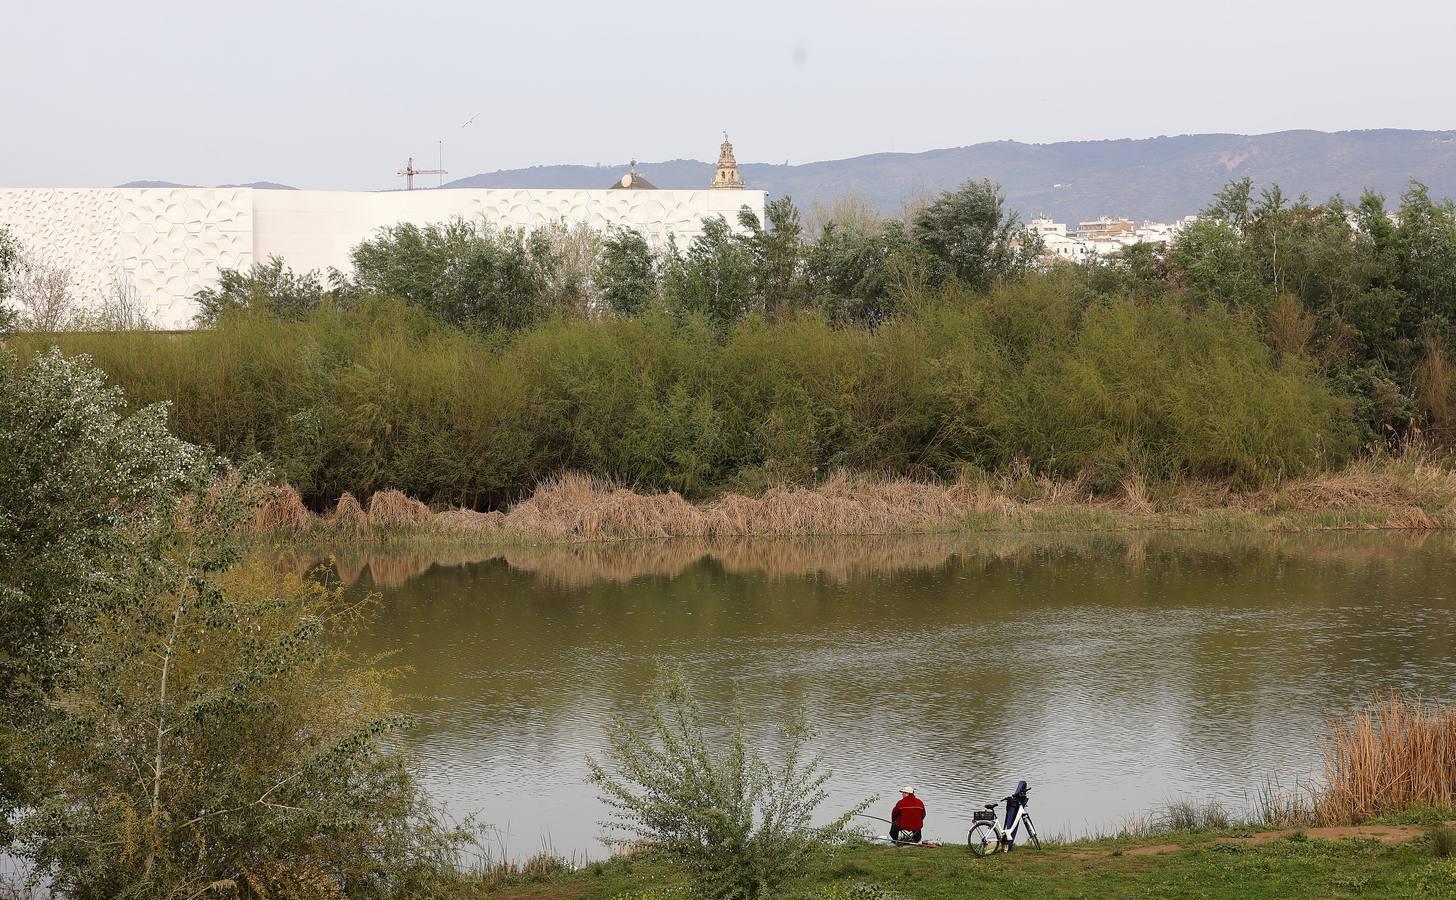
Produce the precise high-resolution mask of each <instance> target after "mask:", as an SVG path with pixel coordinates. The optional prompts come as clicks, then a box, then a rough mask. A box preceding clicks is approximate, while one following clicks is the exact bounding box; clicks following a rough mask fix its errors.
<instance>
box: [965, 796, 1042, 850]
mask: <svg viewBox="0 0 1456 900" xmlns="http://www.w3.org/2000/svg"><path fill="white" fill-rule="evenodd" d="M996 805H997V806H1000V805H1001V804H999V803H998V804H996ZM993 811H994V810H993ZM1023 823H1025V825H1026V829H1027V832H1028V833H1029V834H1031V835H1032V836H1033V837H1035V835H1036V828H1035V826H1033V825H1032V824H1031V816H1030V814H1028V813H1027V811H1026V804H1021V805H1020V806H1019V807H1017V810H1016V814H1015V815H1014V816H1012V818H1011V827H1010V828H1004V827H1002V825H1001V817H1000V816H996V817H995V818H993V819H990V820H989V821H988V820H982V821H980V822H977V823H976V824H977V825H988V826H990V828H991V833H992V834H994V835H995V836H996V850H1010V849H1011V848H1012V847H1014V846H1016V836H1017V834H1018V833H1019V832H1020V831H1021V826H1022V824H1023ZM1038 846H1040V845H1039V844H1038ZM993 852H994V851H993Z"/></svg>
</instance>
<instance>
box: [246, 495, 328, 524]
mask: <svg viewBox="0 0 1456 900" xmlns="http://www.w3.org/2000/svg"><path fill="white" fill-rule="evenodd" d="M313 525H314V516H313V513H311V512H309V511H308V507H306V506H304V505H303V500H302V498H300V497H299V495H298V491H297V489H295V488H294V487H293V486H292V485H287V484H285V485H282V486H280V487H278V488H275V489H274V490H273V491H272V493H271V494H270V495H269V496H268V497H267V499H265V500H264V501H263V503H262V504H261V505H259V507H258V509H257V510H256V511H255V512H254V513H253V521H252V527H253V530H254V531H276V532H299V531H305V530H307V529H309V528H312V527H313Z"/></svg>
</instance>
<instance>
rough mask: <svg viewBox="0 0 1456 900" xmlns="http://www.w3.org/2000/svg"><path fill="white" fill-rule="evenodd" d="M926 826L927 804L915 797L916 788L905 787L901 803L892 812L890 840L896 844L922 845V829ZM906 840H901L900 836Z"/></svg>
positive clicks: (901, 794)
mask: <svg viewBox="0 0 1456 900" xmlns="http://www.w3.org/2000/svg"><path fill="white" fill-rule="evenodd" d="M924 825H925V804H924V803H922V802H920V798H919V797H917V796H915V788H913V787H911V786H910V785H908V784H907V785H905V789H904V790H902V791H901V792H900V802H898V803H896V804H895V808H894V809H892V810H890V840H892V841H894V842H895V843H897V844H898V843H907V844H918V843H920V829H921V828H922V827H924ZM902 834H903V835H905V836H906V837H905V840H904V841H901V840H900V835H902Z"/></svg>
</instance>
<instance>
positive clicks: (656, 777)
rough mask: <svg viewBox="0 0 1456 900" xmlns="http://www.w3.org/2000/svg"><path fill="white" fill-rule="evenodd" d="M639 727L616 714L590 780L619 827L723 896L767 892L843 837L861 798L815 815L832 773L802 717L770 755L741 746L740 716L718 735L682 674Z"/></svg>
mask: <svg viewBox="0 0 1456 900" xmlns="http://www.w3.org/2000/svg"><path fill="white" fill-rule="evenodd" d="M647 716H648V722H647V725H646V727H645V728H642V727H640V726H639V724H638V723H634V722H631V721H628V720H627V719H624V718H618V719H616V720H615V721H613V722H612V724H611V725H610V727H609V730H608V733H607V751H606V753H607V761H606V762H605V763H603V762H599V761H597V760H595V759H592V760H589V761H588V765H589V766H590V771H591V776H590V777H591V781H592V783H593V784H595V785H596V786H597V788H598V790H599V791H600V792H601V796H602V799H603V801H604V802H605V803H606V804H607V806H608V807H609V808H610V809H611V810H612V812H613V816H614V817H613V819H612V820H611V821H610V822H608V823H604V824H606V825H608V826H609V827H613V828H615V829H617V831H618V834H617V835H616V837H617V838H618V839H621V838H623V837H625V838H626V841H628V842H630V841H632V840H634V839H637V840H642V841H644V844H643V852H645V853H648V854H651V855H656V856H660V857H661V858H663V859H664V860H666V861H667V862H669V863H670V864H672V865H675V866H678V867H680V868H681V869H682V870H683V871H684V872H686V873H687V874H688V876H689V877H690V878H692V880H693V882H694V884H695V885H696V887H697V888H698V889H699V891H700V892H701V893H702V894H703V895H704V896H708V897H714V898H724V900H729V898H732V900H754V898H758V897H771V896H774V895H775V893H776V891H777V890H778V889H779V888H780V887H781V886H782V885H783V884H784V883H785V882H786V881H788V880H789V879H791V878H793V877H794V876H796V875H798V874H800V873H801V872H802V871H803V870H804V869H805V868H806V867H807V864H808V861H809V859H810V858H811V856H812V855H813V854H815V853H817V852H819V851H822V850H824V849H826V848H827V847H829V846H830V845H831V844H833V843H834V842H836V841H839V840H841V839H842V838H843V837H844V836H845V833H846V829H847V827H848V825H849V822H850V820H851V819H853V818H854V816H855V815H857V814H858V813H861V812H864V810H866V809H867V808H869V804H870V803H871V802H872V800H873V798H871V799H869V800H865V801H864V802H862V803H860V804H858V805H857V806H855V807H854V808H853V809H850V810H848V811H846V812H844V813H841V814H840V815H839V816H837V817H836V818H834V819H833V820H831V821H830V822H828V823H827V824H824V825H818V826H816V825H814V824H812V818H813V815H814V811H815V810H816V809H817V808H818V807H819V806H820V805H821V804H822V803H823V802H824V800H825V798H826V796H827V794H826V792H825V790H824V785H825V783H826V782H827V781H828V780H829V777H830V773H829V772H828V771H826V770H824V769H823V759H822V756H814V755H809V754H808V753H807V751H806V745H807V743H808V740H809V737H810V733H809V731H808V730H807V727H806V726H805V725H804V724H803V722H802V719H797V720H795V721H794V722H792V723H791V724H790V725H789V726H788V728H787V729H786V731H785V734H784V736H783V743H782V747H781V749H780V750H779V751H778V753H777V754H776V755H775V756H774V757H773V758H772V759H770V758H768V757H765V756H764V755H761V754H759V753H757V752H754V751H751V750H750V749H749V748H748V743H747V738H746V736H745V734H744V724H743V722H742V721H741V720H734V721H732V722H730V723H729V724H728V727H727V729H726V734H725V735H724V736H723V739H722V741H721V742H715V741H714V739H713V737H712V736H711V735H712V733H713V730H714V729H713V728H712V726H710V724H709V722H708V717H707V715H706V714H705V712H704V711H703V708H702V706H701V705H700V704H699V703H698V701H697V700H696V698H694V697H693V695H692V692H691V691H690V690H689V688H688V686H687V683H686V682H685V680H684V679H683V678H682V677H681V676H676V677H673V678H671V679H669V680H668V681H667V683H666V684H665V686H664V687H663V689H662V690H661V692H660V695H659V697H658V698H657V702H656V703H654V704H653V706H652V707H651V708H650V710H649V711H648V713H647Z"/></svg>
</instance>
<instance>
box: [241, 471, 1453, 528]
mask: <svg viewBox="0 0 1456 900" xmlns="http://www.w3.org/2000/svg"><path fill="white" fill-rule="evenodd" d="M367 510H368V511H367V512H365V510H364V508H363V507H361V505H360V504H359V502H358V501H357V500H356V499H355V498H354V497H353V496H352V495H350V494H348V493H346V494H344V495H343V496H342V497H340V498H339V503H338V505H337V506H336V507H335V509H334V511H333V513H332V514H331V515H329V516H327V517H324V518H318V517H314V516H312V514H310V513H309V512H308V510H307V509H306V508H305V507H304V506H303V504H302V501H301V500H300V499H299V497H298V493H297V492H296V491H294V490H292V489H291V488H284V489H280V490H279V491H277V492H275V493H274V495H273V496H272V497H270V499H269V501H268V502H267V503H266V504H265V505H264V506H263V507H262V508H261V509H260V510H259V511H258V514H257V515H256V516H255V517H254V520H253V527H254V529H256V530H265V531H266V530H285V531H290V532H298V531H303V530H306V529H309V528H313V527H322V528H323V529H324V530H326V531H328V532H330V533H332V534H334V535H337V536H349V537H360V538H366V539H367V538H368V537H371V536H374V535H378V534H381V533H390V534H393V533H398V532H399V531H400V530H406V529H407V530H411V531H415V532H419V533H422V534H435V535H440V536H444V537H447V538H450V539H463V540H483V539H491V540H498V539H502V538H511V539H519V540H528V541H551V542H566V543H575V542H582V541H620V540H641V539H656V538H667V537H713V538H736V537H813V536H845V535H876V534H915V533H933V532H947V531H956V530H960V529H963V528H967V527H969V528H972V529H975V530H1004V531H1021V530H1026V529H1041V530H1063V531H1065V530H1106V529H1113V528H1149V527H1152V528H1174V529H1189V528H1192V529H1200V530H1263V531H1310V530H1331V529H1369V528H1386V529H1399V530H1407V531H1421V530H1433V529H1442V528H1456V468H1453V467H1452V466H1450V465H1449V464H1447V463H1446V462H1444V461H1435V460H1434V459H1433V458H1432V457H1431V456H1430V455H1429V454H1428V453H1426V452H1424V451H1422V450H1420V449H1419V448H1417V449H1416V450H1414V451H1413V452H1409V453H1407V454H1405V455H1403V456H1401V457H1397V458H1380V459H1371V460H1364V461H1361V462H1357V463H1354V464H1352V465H1350V466H1347V467H1346V468H1344V469H1342V470H1340V471H1338V472H1331V473H1325V474H1322V475H1318V476H1309V477H1305V478H1298V479H1291V480H1289V481H1286V482H1284V483H1282V484H1280V485H1278V486H1276V487H1273V488H1266V489H1263V490H1259V491H1252V492H1246V493H1237V492H1234V491H1232V490H1231V489H1230V487H1229V485H1228V484H1227V483H1217V482H1203V481H1192V480H1190V481H1180V482H1171V483H1169V482H1157V483H1153V484H1150V483H1149V482H1148V481H1147V480H1146V479H1144V478H1142V477H1140V476H1138V475H1129V476H1128V477H1126V478H1125V479H1124V480H1123V481H1122V483H1121V485H1120V489H1119V490H1118V491H1117V493H1116V494H1115V495H1113V496H1098V495H1096V494H1094V492H1093V491H1092V490H1091V488H1090V486H1089V479H1088V478H1087V477H1086V475H1085V474H1083V475H1080V476H1078V477H1076V478H1072V479H1062V480H1059V479H1055V478H1051V477H1049V476H1046V475H1041V474H1037V473H1035V472H1033V471H1032V470H1031V469H1030V467H1029V466H1026V465H1025V464H1022V465H1019V466H1013V467H1011V468H1010V469H1008V470H1006V471H1004V472H1002V473H1000V474H998V475H996V476H992V477H982V478H963V479H961V480H958V481H954V482H950V483H928V482H920V481H911V480H907V479H877V478H873V477H869V476H865V475H859V474H852V473H846V472H838V473H835V474H834V475H832V476H831V477H830V478H828V479H827V480H825V481H824V482H823V483H821V484H819V485H817V486H814V487H798V486H788V487H781V488H773V489H770V490H768V491H766V492H764V493H763V494H761V495H759V496H745V495H742V494H727V495H725V496H723V497H721V498H719V499H718V500H716V501H714V502H711V503H708V504H705V505H701V506H699V505H695V504H693V503H690V502H688V501H687V500H685V499H684V498H683V497H682V496H680V495H679V494H677V493H676V492H673V491H668V492H666V493H661V494H643V493H638V492H636V491H633V490H629V489H626V488H621V487H617V486H615V485H613V484H611V483H610V482H608V481H605V480H602V479H598V478H593V477H591V476H588V475H582V474H575V473H567V474H564V475H561V476H559V477H557V478H553V479H548V480H546V481H543V482H541V483H540V484H539V485H538V486H537V488H536V490H535V492H534V493H532V494H531V496H530V497H528V498H527V499H525V500H524V501H522V502H520V503H518V504H516V505H515V506H514V507H512V508H511V509H510V510H508V511H507V512H504V513H502V512H477V511H474V510H468V509H452V510H446V511H444V512H440V513H431V511H430V510H429V508H428V507H427V506H425V504H423V503H421V502H419V501H418V500H414V499H411V498H409V497H407V496H405V495H404V494H403V493H401V492H399V491H394V490H387V491H380V492H378V493H376V494H374V495H373V496H372V497H371V498H370V499H369V503H368V508H367Z"/></svg>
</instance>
